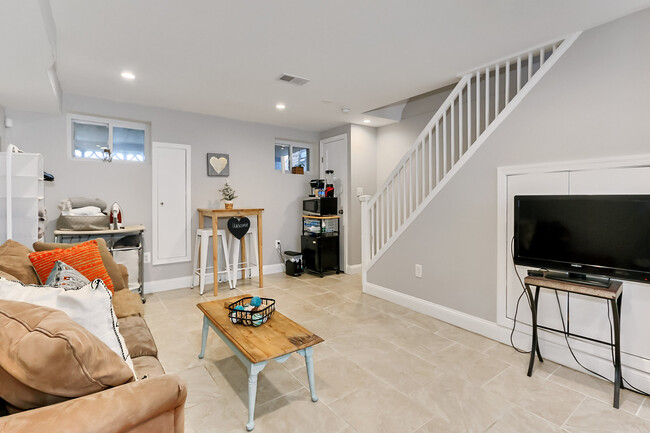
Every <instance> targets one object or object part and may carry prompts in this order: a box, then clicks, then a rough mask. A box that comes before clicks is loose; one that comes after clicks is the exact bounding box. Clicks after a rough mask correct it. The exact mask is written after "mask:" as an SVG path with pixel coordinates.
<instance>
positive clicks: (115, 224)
mask: <svg viewBox="0 0 650 433" xmlns="http://www.w3.org/2000/svg"><path fill="white" fill-rule="evenodd" d="M109 218H110V220H109V224H110V225H111V230H119V229H123V228H124V223H123V222H122V208H120V205H119V204H117V202H115V203H113V205H112V206H111V213H110V215H109Z"/></svg>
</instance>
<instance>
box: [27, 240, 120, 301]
mask: <svg viewBox="0 0 650 433" xmlns="http://www.w3.org/2000/svg"><path fill="white" fill-rule="evenodd" d="M29 260H31V262H32V265H34V269H35V270H36V273H37V274H38V278H39V279H40V280H41V282H45V281H46V280H47V277H48V276H49V275H50V272H52V269H53V268H54V263H55V262H56V261H57V260H61V261H63V262H65V263H67V264H68V265H70V266H72V267H73V268H75V269H76V270H77V271H79V272H81V274H82V275H83V276H84V277H86V278H88V279H89V280H90V281H92V280H94V279H97V278H99V279H101V280H102V281H103V282H104V284H106V287H108V290H110V291H111V293H112V292H113V291H114V289H113V281H112V280H111V277H110V276H109V275H108V272H107V271H106V268H105V267H104V263H103V262H102V258H101V255H100V254H99V247H98V246H97V240H95V239H93V240H90V241H87V242H83V243H81V244H79V245H76V246H74V247H72V248H67V249H63V248H55V249H53V250H49V251H38V252H34V253H31V254H29Z"/></svg>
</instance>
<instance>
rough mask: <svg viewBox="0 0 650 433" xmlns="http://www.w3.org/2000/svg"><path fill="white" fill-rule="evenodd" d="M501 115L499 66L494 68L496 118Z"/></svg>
mask: <svg viewBox="0 0 650 433" xmlns="http://www.w3.org/2000/svg"><path fill="white" fill-rule="evenodd" d="M498 115H499V65H496V67H495V68H494V118H495V119H496V117H497V116H498Z"/></svg>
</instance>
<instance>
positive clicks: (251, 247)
mask: <svg viewBox="0 0 650 433" xmlns="http://www.w3.org/2000/svg"><path fill="white" fill-rule="evenodd" d="M244 240H245V247H246V250H247V251H246V261H240V256H239V250H240V248H241V241H240V240H239V239H237V238H236V237H234V236H229V237H228V248H229V249H230V250H231V251H232V261H231V263H232V272H231V274H230V275H231V278H232V287H233V288H235V287H237V279H238V278H239V276H238V275H239V274H238V273H239V272H240V271H248V278H251V277H252V270H253V268H255V269H257V272H258V275H259V263H258V254H257V253H258V250H257V230H256V229H253V227H251V229H249V230H248V233H246V234H245V235H244ZM251 253H252V254H251ZM253 257H254V258H255V262H254V263H253V262H251V258H253Z"/></svg>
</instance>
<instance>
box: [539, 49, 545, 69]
mask: <svg viewBox="0 0 650 433" xmlns="http://www.w3.org/2000/svg"><path fill="white" fill-rule="evenodd" d="M544 55H545V52H544V48H542V49H541V50H539V67H540V68H541V67H542V66H544Z"/></svg>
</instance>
